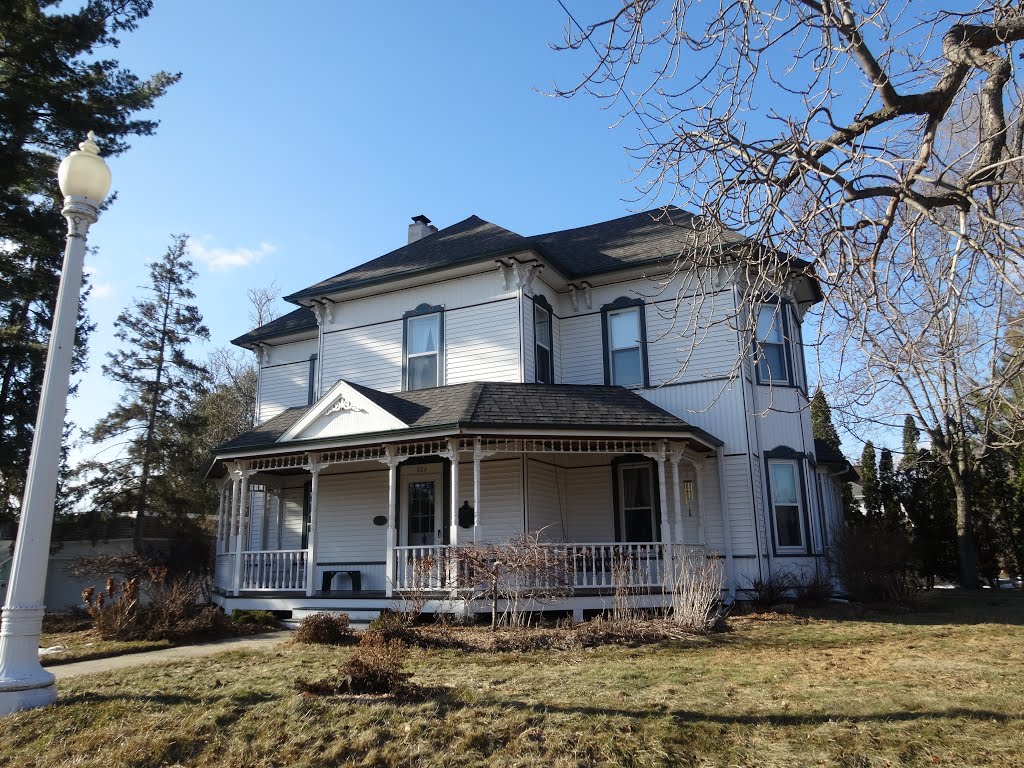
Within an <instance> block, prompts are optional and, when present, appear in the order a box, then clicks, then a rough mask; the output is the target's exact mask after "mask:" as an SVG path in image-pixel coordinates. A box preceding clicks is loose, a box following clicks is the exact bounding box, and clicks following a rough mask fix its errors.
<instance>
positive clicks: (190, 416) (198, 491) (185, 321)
mask: <svg viewBox="0 0 1024 768" xmlns="http://www.w3.org/2000/svg"><path fill="white" fill-rule="evenodd" d="M187 247H188V238H187V237H186V236H184V235H178V236H176V237H174V238H172V243H171V246H170V247H169V248H168V249H167V252H166V253H165V254H164V257H163V258H162V259H161V260H160V261H156V262H153V263H151V264H150V265H149V267H150V279H151V285H150V286H149V288H148V291H149V295H148V296H147V297H146V298H145V299H140V300H136V301H135V302H134V304H133V305H132V307H131V308H129V309H127V310H125V311H123V312H122V313H121V314H120V315H119V316H118V318H117V320H116V321H115V324H114V325H115V328H116V329H117V331H116V336H117V338H118V339H119V340H120V341H121V342H122V343H123V345H124V346H123V347H122V349H120V350H118V351H116V352H110V353H108V355H107V356H108V358H109V362H108V363H107V364H106V365H104V366H103V372H104V373H105V374H106V375H107V376H108V377H109V378H110V379H111V380H112V381H115V382H117V383H119V384H121V385H122V386H123V388H124V390H123V393H122V395H121V399H120V402H119V403H118V404H117V405H116V406H115V407H114V409H113V410H112V411H111V412H110V413H108V414H107V415H106V416H105V417H104V418H103V419H101V420H100V422H99V423H98V424H97V425H96V426H95V427H94V428H93V430H92V439H93V440H94V441H96V442H100V441H105V440H109V439H111V438H121V439H124V440H125V441H126V443H127V449H126V450H125V451H124V453H123V455H122V457H121V458H120V459H118V460H116V461H113V462H104V463H101V464H100V463H91V464H89V465H87V466H86V470H87V471H92V472H95V475H94V477H92V478H91V480H90V481H89V488H90V490H91V491H92V493H93V504H94V506H95V507H97V508H99V509H101V510H104V511H107V512H111V513H115V514H116V513H126V512H135V513H136V515H137V518H136V526H135V543H136V547H137V548H138V547H139V545H140V544H141V541H142V538H143V521H144V519H145V518H146V516H147V515H149V514H153V515H159V516H162V517H168V518H174V517H181V516H182V515H184V514H185V513H188V512H193V511H198V512H202V513H206V512H207V511H208V509H207V508H206V504H207V503H208V502H209V501H210V500H211V499H212V494H211V493H210V489H209V488H208V487H206V484H204V483H202V481H201V480H200V478H199V468H200V466H201V464H202V462H203V460H204V459H205V455H206V449H207V447H208V446H204V445H202V444H201V441H199V440H197V439H196V437H197V435H199V434H200V433H201V432H202V430H203V420H202V417H201V414H200V413H199V412H198V409H197V408H196V407H195V404H196V403H197V402H201V400H202V398H203V395H204V394H205V393H206V390H207V379H208V374H207V371H206V369H205V368H204V367H203V366H201V365H199V364H197V363H195V362H193V361H192V360H190V359H189V358H188V356H187V354H186V347H187V346H188V344H189V343H190V342H192V341H196V340H200V339H207V338H209V332H208V331H207V329H206V326H204V325H203V319H202V316H201V315H200V314H199V310H198V309H197V308H196V306H195V305H194V304H192V303H191V302H192V300H193V299H194V298H195V294H194V293H193V292H192V290H191V289H190V288H189V283H190V282H191V281H192V279H193V278H194V277H195V275H196V273H195V270H194V269H193V268H192V263H191V262H190V261H189V260H188V257H187Z"/></svg>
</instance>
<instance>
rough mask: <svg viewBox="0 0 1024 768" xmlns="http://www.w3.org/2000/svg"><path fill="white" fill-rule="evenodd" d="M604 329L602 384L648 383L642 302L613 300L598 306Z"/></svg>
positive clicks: (632, 384) (631, 385)
mask: <svg viewBox="0 0 1024 768" xmlns="http://www.w3.org/2000/svg"><path fill="white" fill-rule="evenodd" d="M601 317H602V327H603V329H604V380H605V384H616V385H618V386H622V387H645V386H647V338H646V328H645V322H644V305H643V302H642V301H640V300H639V299H627V298H625V297H623V298H619V299H616V300H615V301H614V302H612V303H611V304H607V305H605V306H604V307H603V308H602V309H601Z"/></svg>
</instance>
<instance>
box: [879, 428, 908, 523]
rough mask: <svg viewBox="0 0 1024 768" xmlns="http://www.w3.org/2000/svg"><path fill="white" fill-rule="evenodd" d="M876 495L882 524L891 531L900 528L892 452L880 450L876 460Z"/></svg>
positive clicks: (899, 510)
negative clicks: (880, 510) (878, 499)
mask: <svg viewBox="0 0 1024 768" xmlns="http://www.w3.org/2000/svg"><path fill="white" fill-rule="evenodd" d="M878 495H879V498H880V503H881V508H882V523H883V525H885V527H886V528H888V529H889V530H891V531H895V530H896V529H898V528H899V527H900V520H901V518H902V516H903V513H902V511H901V509H900V490H899V482H898V480H897V477H896V467H895V466H894V465H893V460H892V451H890V450H889V449H888V448H882V453H881V455H880V456H879V458H878Z"/></svg>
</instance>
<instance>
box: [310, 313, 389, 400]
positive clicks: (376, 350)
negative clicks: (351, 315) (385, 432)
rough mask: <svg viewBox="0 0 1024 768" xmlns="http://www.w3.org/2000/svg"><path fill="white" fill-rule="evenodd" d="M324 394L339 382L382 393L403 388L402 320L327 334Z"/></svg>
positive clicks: (325, 340)
mask: <svg viewBox="0 0 1024 768" xmlns="http://www.w3.org/2000/svg"><path fill="white" fill-rule="evenodd" d="M320 369H321V379H320V391H321V392H326V391H327V390H328V389H330V388H331V387H332V386H334V384H335V382H337V381H338V380H339V379H345V380H346V381H352V382H355V383H356V384H362V385H363V386H364V387H371V388H373V389H379V390H380V391H382V392H398V391H400V390H401V389H402V321H401V320H400V319H399V320H392V321H391V322H387V323H380V324H379V325H369V326H365V327H362V328H350V329H347V330H342V331H334V332H332V333H325V334H324V351H323V361H322V363H321V366H320Z"/></svg>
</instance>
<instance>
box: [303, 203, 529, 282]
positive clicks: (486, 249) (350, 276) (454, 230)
mask: <svg viewBox="0 0 1024 768" xmlns="http://www.w3.org/2000/svg"><path fill="white" fill-rule="evenodd" d="M529 247H530V246H529V242H528V241H527V240H526V238H524V237H523V236H522V235H517V234H516V233H515V232H511V231H510V230H507V229H505V228H503V227H499V226H498V225H497V224H491V222H489V221H484V220H483V219H481V218H480V217H479V216H470V217H469V218H468V219H463V220H462V221H460V222H459V223H458V224H453V225H452V226H450V227H445V228H444V229H442V230H439V231H437V232H434V233H432V234H430V235H427V236H426V237H423V238H420V239H419V240H416V241H414V242H412V243H409V244H408V245H403V246H402V247H401V248H397V249H396V250H394V251H391V252H390V253H386V254H384V255H383V256H379V257H377V258H376V259H373V260H371V261H368V262H366V263H365V264H360V265H359V266H358V267H353V268H352V269H349V270H346V271H345V272H342V273H341V274H338V275H335V276H334V277H329V278H327V279H326V280H321V281H320V282H319V283H316V284H314V285H311V286H309V287H308V288H303V289H302V290H301V291H298V292H296V293H293V294H291V295H290V296H285V301H292V302H295V301H299V300H300V299H303V298H311V297H314V296H323V295H325V294H328V293H334V292H335V291H340V290H342V289H345V288H355V287H357V286H360V285H372V284H374V283H380V282H385V281H387V280H393V279H394V278H396V277H400V276H405V275H410V274H417V273H420V272H429V271H431V270H434V269H438V268H441V267H450V266H454V265H456V264H464V263H469V262H473V261H481V260H484V259H488V258H493V257H495V256H500V255H501V254H505V253H511V252H513V251H521V250H525V249H528V248H529Z"/></svg>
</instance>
